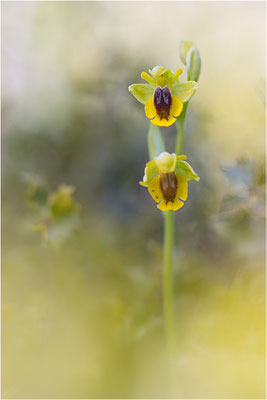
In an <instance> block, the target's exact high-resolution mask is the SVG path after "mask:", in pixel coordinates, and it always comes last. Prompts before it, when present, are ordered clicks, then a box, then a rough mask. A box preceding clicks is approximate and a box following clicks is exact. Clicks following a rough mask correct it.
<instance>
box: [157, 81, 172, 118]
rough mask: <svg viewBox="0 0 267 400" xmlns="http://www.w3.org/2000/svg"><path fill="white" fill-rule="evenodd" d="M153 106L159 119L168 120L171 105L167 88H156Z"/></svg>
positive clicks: (170, 96)
mask: <svg viewBox="0 0 267 400" xmlns="http://www.w3.org/2000/svg"><path fill="white" fill-rule="evenodd" d="M154 105H155V108H156V111H157V114H158V116H159V118H160V119H168V117H169V115H170V109H171V105H172V95H171V91H170V89H169V87H168V86H167V85H166V86H164V87H163V88H161V87H160V86H157V87H156V89H155V91H154Z"/></svg>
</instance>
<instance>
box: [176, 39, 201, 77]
mask: <svg viewBox="0 0 267 400" xmlns="http://www.w3.org/2000/svg"><path fill="white" fill-rule="evenodd" d="M180 58H181V60H182V62H183V64H184V65H186V68H187V73H188V80H190V81H195V82H197V81H198V78H199V75H200V68H201V58H200V54H199V51H198V48H197V47H196V46H195V45H194V43H193V42H185V41H182V42H181V43H180Z"/></svg>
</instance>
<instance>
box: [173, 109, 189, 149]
mask: <svg viewBox="0 0 267 400" xmlns="http://www.w3.org/2000/svg"><path fill="white" fill-rule="evenodd" d="M187 107H188V102H187V103H184V108H183V111H182V114H181V115H180V117H179V118H178V120H177V125H176V128H177V136H176V147H175V153H176V154H177V155H179V154H181V153H182V149H183V142H184V120H185V115H186V111H187Z"/></svg>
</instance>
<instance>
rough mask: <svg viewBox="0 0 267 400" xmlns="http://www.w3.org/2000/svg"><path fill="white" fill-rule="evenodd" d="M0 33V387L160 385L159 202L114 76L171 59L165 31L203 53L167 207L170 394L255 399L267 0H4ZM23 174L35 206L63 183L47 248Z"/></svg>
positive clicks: (97, 393)
mask: <svg viewBox="0 0 267 400" xmlns="http://www.w3.org/2000/svg"><path fill="white" fill-rule="evenodd" d="M2 38H3V39H2V106H3V110H2V134H3V147H2V148H3V198H2V201H3V264H2V323H3V325H2V367H3V368H2V398H138V397H141V398H146V397H148V398H162V397H163V398H164V397H168V395H169V387H168V380H167V376H166V375H167V373H166V359H165V348H164V337H163V334H164V332H163V320H162V301H161V287H160V282H161V280H160V274H161V251H162V249H161V241H162V238H161V234H162V233H161V232H162V216H161V214H160V213H159V212H158V210H157V209H156V207H152V199H151V198H150V196H149V194H148V193H147V191H144V190H143V189H142V188H141V187H140V186H139V184H138V182H139V181H140V179H142V177H143V172H144V165H145V163H146V162H147V159H148V155H147V146H146V141H147V138H146V134H147V129H148V121H147V119H146V117H145V115H144V113H143V112H142V111H141V110H140V104H138V103H137V102H136V100H135V99H134V98H133V97H132V96H131V95H130V94H129V92H128V86H129V84H131V83H132V82H136V81H137V79H138V77H139V72H140V70H144V71H146V70H148V69H149V68H150V67H151V65H164V66H166V67H167V68H170V69H171V70H172V71H175V70H176V69H177V67H179V47H178V46H179V41H180V40H192V41H193V42H194V43H195V44H196V45H197V47H198V49H199V51H200V54H201V60H202V66H201V76H200V81H199V90H198V95H197V96H194V98H193V99H192V101H191V103H190V107H189V110H188V118H187V122H186V126H185V146H184V154H186V155H187V156H188V159H189V160H190V161H192V164H193V165H194V169H195V170H196V171H197V172H198V174H199V176H201V182H200V183H199V184H198V185H194V184H191V183H189V185H190V198H189V199H188V200H187V202H186V204H185V206H184V207H183V209H182V210H180V212H179V213H177V215H176V230H177V242H176V250H175V259H174V279H175V316H176V322H177V340H178V344H179V357H178V359H177V377H178V378H177V379H178V380H177V393H176V397H177V398H178V397H181V398H262V397H264V343H265V342H264V182H265V177H264V3H263V2H188V3H186V2H167V3H166V2H165V3H164V4H163V2H144V3H143V2H136V3H135V2H77V3H75V2H22V3H19V2H5V3H3V4H2ZM159 49H160V51H159ZM175 49H176V51H175ZM180 67H183V66H182V65H180ZM181 80H186V75H185V71H184V73H183V75H182V76H181ZM174 129H175V128H174V127H170V128H168V129H166V128H163V134H164V136H165V138H166V140H167V149H166V151H171V150H172V148H173V145H174V140H175V131H174ZM25 174H26V175H25ZM32 174H34V176H35V179H36V180H37V182H39V183H40V184H39V183H38V185H39V186H38V187H40V190H39V192H38V193H37V194H38V195H37V200H38V201H39V202H40V204H42V202H43V201H47V196H49V194H48V193H51V191H52V192H56V191H57V189H58V187H59V186H60V185H67V186H74V187H75V188H76V190H75V199H77V202H78V203H79V205H80V207H81V211H80V213H81V223H80V225H79V226H78V228H77V229H75V231H74V232H72V234H71V235H69V236H68V237H64V241H63V242H62V244H61V246H59V247H56V248H55V247H52V246H48V247H45V248H44V247H42V246H41V245H40V238H39V236H38V235H37V234H36V232H33V231H31V230H29V229H27V228H28V226H29V224H30V223H32V212H33V211H30V210H29V208H28V207H27V205H29V203H28V201H29V198H28V197H27V193H25V191H26V187H25V179H24V178H25V176H32ZM44 182H46V183H44ZM46 185H48V186H49V191H47V190H48V189H47V187H46Z"/></svg>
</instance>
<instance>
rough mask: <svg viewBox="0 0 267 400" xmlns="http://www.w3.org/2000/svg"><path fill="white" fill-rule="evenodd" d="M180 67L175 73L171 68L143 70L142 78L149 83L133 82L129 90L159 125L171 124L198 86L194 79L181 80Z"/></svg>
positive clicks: (148, 116)
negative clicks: (147, 71)
mask: <svg viewBox="0 0 267 400" xmlns="http://www.w3.org/2000/svg"><path fill="white" fill-rule="evenodd" d="M182 72H183V71H182V69H181V68H179V69H177V71H176V72H175V73H174V74H173V73H172V72H171V71H170V70H169V69H166V68H163V67H160V66H158V67H154V68H153V69H152V70H149V73H150V75H149V74H148V73H146V72H142V73H141V78H143V79H144V80H145V81H147V82H148V83H145V84H140V83H137V84H133V85H131V86H129V88H128V89H129V91H130V92H131V93H132V95H133V96H134V97H135V98H136V99H137V100H138V101H139V102H140V103H142V104H145V113H146V116H147V118H149V119H150V122H151V123H152V124H154V125H157V126H170V125H172V124H173V123H174V122H175V121H176V118H177V117H178V116H179V115H180V114H181V112H182V110H183V103H184V102H186V101H188V100H189V99H190V98H191V97H192V96H193V94H194V93H195V91H196V90H197V88H198V83H197V82H194V81H188V82H179V81H178V79H179V76H180V75H181V73H182Z"/></svg>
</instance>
